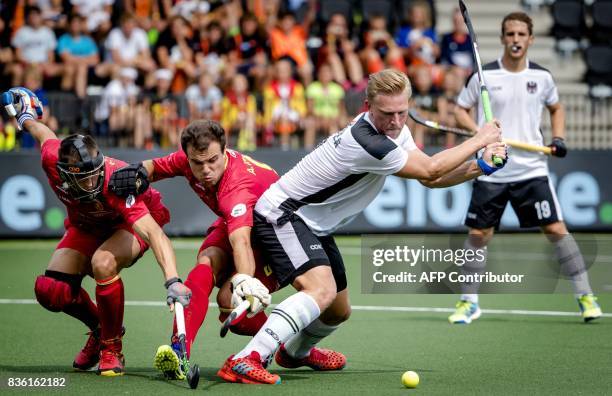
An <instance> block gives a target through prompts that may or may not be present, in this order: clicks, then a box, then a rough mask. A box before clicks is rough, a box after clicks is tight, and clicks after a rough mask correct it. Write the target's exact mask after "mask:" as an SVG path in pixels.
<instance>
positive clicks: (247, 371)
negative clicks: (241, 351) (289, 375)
mask: <svg viewBox="0 0 612 396" xmlns="http://www.w3.org/2000/svg"><path fill="white" fill-rule="evenodd" d="M233 357H234V355H232V356H230V357H228V358H227V360H226V361H225V364H223V367H221V369H220V370H219V371H218V372H217V375H218V376H219V377H221V378H222V379H224V380H225V381H227V382H237V383H243V384H272V385H274V384H280V383H281V378H280V377H279V376H278V375H276V374H270V373H269V372H268V370H266V369H265V368H263V365H262V364H261V356H259V353H257V352H255V351H253V352H251V354H250V355H249V356H245V357H242V358H238V359H235V360H232V358H233Z"/></svg>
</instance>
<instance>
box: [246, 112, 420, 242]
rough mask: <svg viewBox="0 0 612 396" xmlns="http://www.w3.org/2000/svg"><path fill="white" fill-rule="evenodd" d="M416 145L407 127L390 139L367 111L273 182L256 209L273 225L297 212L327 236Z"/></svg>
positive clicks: (365, 202)
mask: <svg viewBox="0 0 612 396" xmlns="http://www.w3.org/2000/svg"><path fill="white" fill-rule="evenodd" d="M414 149H416V145H415V144H414V141H413V140H412V136H411V134H410V131H409V130H408V127H407V126H404V127H403V129H402V131H401V132H400V134H399V136H398V137H397V139H391V138H389V137H388V136H386V135H384V134H381V133H378V131H377V130H376V129H375V128H374V125H373V124H372V122H371V121H370V118H369V117H368V113H362V114H360V115H358V116H357V117H356V118H355V119H354V120H353V121H352V123H351V124H349V125H348V126H347V127H346V128H344V129H343V130H341V131H339V132H337V133H336V134H334V135H333V136H330V137H329V138H328V139H327V140H325V141H324V142H323V143H321V144H320V145H319V146H318V147H317V148H316V149H315V150H313V151H312V152H311V153H309V154H308V155H306V156H305V157H304V158H302V160H301V161H300V162H299V163H298V164H297V165H296V166H295V167H293V169H291V170H290V171H289V172H287V173H286V174H285V175H283V176H282V177H281V178H280V179H279V180H278V181H277V182H276V183H274V184H272V185H271V186H270V188H269V189H268V190H267V191H266V192H265V193H264V194H263V195H262V196H261V197H260V198H259V201H257V205H256V206H255V211H257V212H258V213H259V214H261V215H262V216H264V217H265V218H266V219H267V220H268V221H269V222H271V223H273V224H281V223H282V222H283V219H285V218H286V217H287V216H286V214H287V213H296V214H297V215H298V216H300V217H301V218H302V219H303V220H304V222H306V224H307V225H308V227H309V228H310V229H311V230H312V231H313V232H314V233H315V234H316V235H328V234H330V233H332V232H333V231H335V230H336V229H338V228H339V227H341V226H343V225H344V224H346V223H348V222H349V221H351V220H352V219H353V218H354V217H355V216H357V214H359V213H360V212H361V211H363V210H364V209H365V208H366V206H368V204H369V203H370V202H372V200H374V198H375V197H376V195H378V193H379V192H380V190H381V189H382V187H383V185H384V183H385V177H386V176H387V175H391V174H394V173H397V172H398V171H399V170H401V169H402V167H403V166H404V164H405V163H406V160H407V159H408V155H409V154H408V152H409V151H410V150H414Z"/></svg>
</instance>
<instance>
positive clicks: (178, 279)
mask: <svg viewBox="0 0 612 396" xmlns="http://www.w3.org/2000/svg"><path fill="white" fill-rule="evenodd" d="M177 282H180V283H183V281H182V280H181V278H178V277H176V276H175V277H174V278H170V279H168V280H167V281H166V282H164V287H165V288H166V289H167V288H169V287H170V286H172V285H173V284H175V283H177Z"/></svg>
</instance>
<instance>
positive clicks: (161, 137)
mask: <svg viewBox="0 0 612 396" xmlns="http://www.w3.org/2000/svg"><path fill="white" fill-rule="evenodd" d="M172 78H173V75H172V70H169V69H159V70H157V71H155V80H156V84H155V90H154V91H153V92H152V93H151V94H150V95H149V98H150V101H151V106H150V116H151V126H152V129H153V135H154V137H155V140H156V141H157V142H158V144H159V145H160V146H161V147H163V148H173V149H175V148H177V147H179V128H178V125H179V122H178V101H177V98H176V97H175V96H174V95H173V94H172V93H171V92H170V85H171V83H172Z"/></svg>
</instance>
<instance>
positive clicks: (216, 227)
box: [198, 217, 279, 293]
mask: <svg viewBox="0 0 612 396" xmlns="http://www.w3.org/2000/svg"><path fill="white" fill-rule="evenodd" d="M208 247H216V248H219V249H221V250H223V251H224V252H225V254H227V256H228V258H229V259H230V262H229V264H231V266H232V267H233V266H234V260H233V259H232V257H233V252H232V245H231V244H230V241H229V236H228V233H227V224H226V223H225V221H223V219H222V218H220V217H219V218H218V219H217V220H215V222H214V223H212V225H211V226H210V227H209V228H208V232H207V235H206V239H204V242H202V246H200V250H199V251H198V255H199V254H200V253H201V252H202V251H203V250H204V249H206V248H208ZM253 256H255V278H257V279H259V280H260V281H261V283H263V284H264V285H265V286H266V287H267V288H268V290H269V291H270V293H272V292H274V291H276V290H278V287H279V285H278V281H277V280H276V277H275V276H274V274H273V273H272V270H271V269H270V266H268V265H265V264H264V260H263V258H262V256H261V254H260V253H259V251H257V250H255V249H253ZM235 273H236V270H235V268H232V270H231V272H230V274H231V275H233V274H235ZM231 275H230V276H231Z"/></svg>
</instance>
